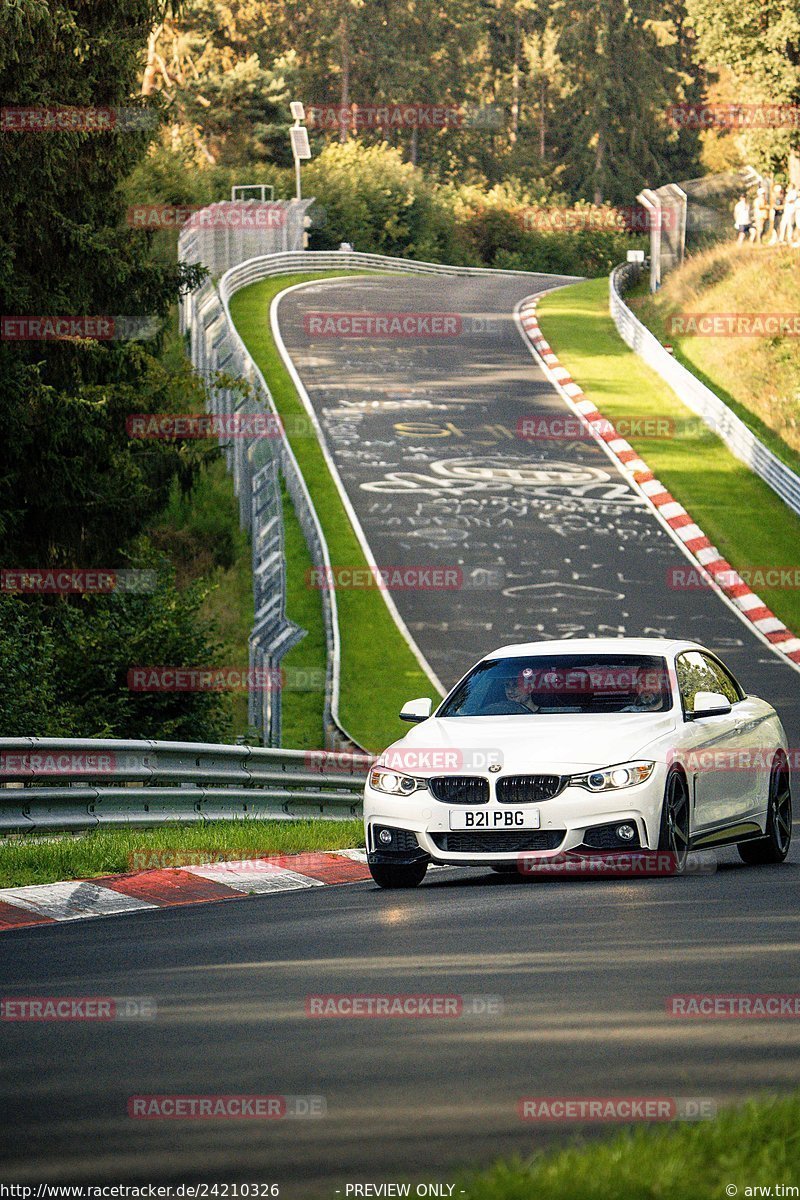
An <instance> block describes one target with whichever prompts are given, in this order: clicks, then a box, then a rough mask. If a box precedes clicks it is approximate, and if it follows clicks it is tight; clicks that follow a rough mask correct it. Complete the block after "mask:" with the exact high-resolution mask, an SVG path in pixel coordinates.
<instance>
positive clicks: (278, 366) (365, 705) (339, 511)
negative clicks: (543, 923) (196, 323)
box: [231, 272, 436, 751]
mask: <svg viewBox="0 0 800 1200" xmlns="http://www.w3.org/2000/svg"><path fill="white" fill-rule="evenodd" d="M344 273H345V272H331V273H330V274H331V276H334V275H341V274H344ZM319 278H320V276H319V275H318V274H315V275H312V276H308V275H305V276H304V275H294V276H284V277H282V278H280V279H267V280H264V281H263V282H261V283H255V284H252V285H251V286H250V287H248V288H243V289H242V291H240V292H237V293H236V295H235V296H234V297H233V299H232V301H231V314H232V316H233V319H234V321H235V322H236V326H237V328H238V330H239V332H240V334H241V335H242V338H243V339H244V342H245V344H246V346H247V348H248V350H249V351H250V353H251V354H252V356H253V358H254V359H255V361H256V362H257V363H258V365H259V367H260V368H261V370H262V371H263V372H264V376H265V378H266V379H267V382H268V383H269V386H270V390H271V391H272V394H273V397H274V399H275V403H276V405H277V408H278V411H279V412H280V414H281V416H282V417H283V418H284V419H285V420H286V423H287V429H288V436H289V441H290V443H291V446H292V449H293V450H294V453H295V456H296V458H297V461H298V464H299V466H300V470H301V471H302V473H303V476H304V477H305V480H306V484H307V485H308V489H309V492H310V493H311V498H312V500H313V502H314V504H315V506H316V509H317V512H318V514H319V517H320V521H321V522H322V526H323V529H324V531H325V536H326V539H327V542H328V547H329V550H330V556H331V562H332V563H333V564H334V565H346V566H356V567H361V566H364V565H365V559H364V554H363V552H362V550H361V546H360V544H359V542H358V539H357V537H356V535H355V533H354V531H353V528H352V525H351V524H350V520H349V518H348V516H347V513H346V512H345V509H344V506H343V504H342V502H341V498H340V496H339V493H338V491H337V488H336V485H335V484H334V482H333V479H332V478H331V476H330V474H329V472H328V468H327V465H326V463H325V458H324V456H323V454H322V450H321V448H320V445H319V442H318V441H317V439H316V437H313V436H308V435H306V436H303V427H304V424H305V409H304V408H303V405H302V402H301V400H300V397H299V396H298V395H297V392H296V390H295V387H294V384H293V383H292V380H291V378H290V376H289V374H288V372H287V370H286V368H285V367H284V365H283V362H282V361H281V358H280V355H279V353H278V350H277V347H276V346H275V343H274V341H273V338H272V334H271V332H270V326H269V309H270V304H271V303H272V300H273V299H274V297H275V296H276V295H277V294H278V293H279V292H281V291H283V290H284V288H287V287H289V286H291V285H292V284H295V283H301V282H304V281H305V280H307V279H319ZM290 588H291V594H290V606H291V605H293V604H295V603H298V604H301V603H304V602H305V601H304V599H303V597H301V596H299V595H298V591H297V589H298V588H299V589H300V590H302V591H303V592H305V591H307V590H308V588H307V584H306V581H305V579H302V580H300V579H298V578H297V575H296V572H293V577H292V580H291V581H290ZM337 600H338V605H339V627H340V631H341V644H342V670H341V700H340V716H341V719H342V722H343V724H344V725H345V728H346V729H347V730H348V732H349V733H350V734H351V735H352V736H353V737H354V738H355V739H356V741H358V742H359V743H360V744H361V745H363V746H364V747H366V748H367V749H368V750H375V751H377V750H381V749H383V748H384V747H385V746H386V745H387V744H388V743H389V742H392V741H394V740H395V739H396V738H398V737H400V736H401V735H402V733H403V732H404V727H403V725H402V724H401V722H400V721H399V720H398V718H397V713H398V711H399V709H400V708H401V706H402V704H403V703H404V702H405V701H406V700H408V699H411V698H412V697H414V696H423V695H427V696H431V697H433V696H435V695H436V691H435V689H434V687H433V685H432V684H431V682H430V680H429V679H428V677H427V675H426V674H425V673H424V672H423V671H422V669H421V668H420V666H419V664H418V663H417V660H416V659H415V657H414V655H413V654H412V653H411V650H410V649H409V647H408V645H407V643H406V641H405V640H404V638H403V637H402V635H401V634H400V632H399V630H398V629H397V626H396V625H395V623H394V621H393V619H392V617H391V615H390V613H389V610H388V608H387V607H386V604H385V603H384V600H383V598H382V596H381V593H380V592H379V591H376V590H373V589H345V590H341V591H339V592H338V593H337ZM288 662H289V660H288V659H287V663H288ZM287 744H288V742H287Z"/></svg>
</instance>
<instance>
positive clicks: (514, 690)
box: [505, 671, 539, 713]
mask: <svg viewBox="0 0 800 1200" xmlns="http://www.w3.org/2000/svg"><path fill="white" fill-rule="evenodd" d="M526 676H530V678H529V679H526ZM532 683H533V672H532V671H523V672H522V674H521V675H511V676H510V677H509V678H508V679H507V680H506V682H505V691H506V700H508V701H509V703H511V704H518V705H519V706H520V708H524V709H525V710H526V711H527V712H532V713H537V712H539V705H538V704H537V703H536V702H535V700H534V699H533V696H532V695H531V687H532Z"/></svg>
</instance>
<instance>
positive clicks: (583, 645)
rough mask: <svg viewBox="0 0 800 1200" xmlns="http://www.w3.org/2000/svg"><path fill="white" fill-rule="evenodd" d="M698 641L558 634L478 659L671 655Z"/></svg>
mask: <svg viewBox="0 0 800 1200" xmlns="http://www.w3.org/2000/svg"><path fill="white" fill-rule="evenodd" d="M703 649H705V647H704V646H701V645H700V644H699V642H693V641H690V640H689V639H679V638H657V637H652V638H648V637H616V638H561V639H559V640H557V641H550V642H519V643H517V644H514V645H510V646H499V647H498V648H497V649H496V650H492V651H491V653H489V654H485V655H484V656H483V658H482V659H481V662H485V661H486V659H491V658H522V657H527V656H536V655H544V654H546V655H550V654H657V655H661V656H664V657H670V656H672V655H675V654H678V653H679V652H680V651H681V650H703Z"/></svg>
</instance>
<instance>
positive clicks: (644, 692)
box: [620, 671, 662, 713]
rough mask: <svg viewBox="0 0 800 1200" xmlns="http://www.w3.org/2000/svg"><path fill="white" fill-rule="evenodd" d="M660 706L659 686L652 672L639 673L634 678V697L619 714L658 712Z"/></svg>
mask: <svg viewBox="0 0 800 1200" xmlns="http://www.w3.org/2000/svg"><path fill="white" fill-rule="evenodd" d="M661 706H662V695H661V686H660V681H659V679H658V677H657V676H656V675H655V674H654V673H653V672H652V671H647V672H645V673H642V672H640V673H639V674H638V675H637V676H636V696H635V697H634V699H633V700H632V701H631V702H630V704H626V705H625V707H624V708H621V709H620V712H624V713H630V712H658V711H659V710H660V709H661Z"/></svg>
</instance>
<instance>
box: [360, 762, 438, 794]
mask: <svg viewBox="0 0 800 1200" xmlns="http://www.w3.org/2000/svg"><path fill="white" fill-rule="evenodd" d="M369 786H370V787H372V788H375V791H376V792H387V793H388V794H389V795H390V796H410V795H411V794H412V792H416V791H419V790H420V788H424V787H425V781H424V780H423V779H415V778H414V777H413V775H403V774H402V772H401V771H387V770H385V768H383V767H374V768H373V770H372V771H370V774H369Z"/></svg>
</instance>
